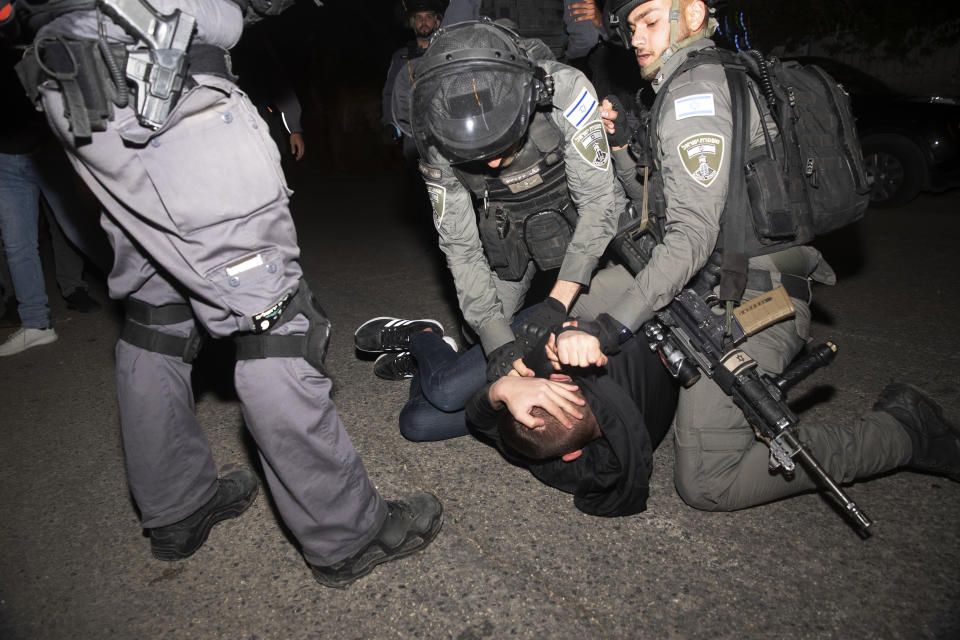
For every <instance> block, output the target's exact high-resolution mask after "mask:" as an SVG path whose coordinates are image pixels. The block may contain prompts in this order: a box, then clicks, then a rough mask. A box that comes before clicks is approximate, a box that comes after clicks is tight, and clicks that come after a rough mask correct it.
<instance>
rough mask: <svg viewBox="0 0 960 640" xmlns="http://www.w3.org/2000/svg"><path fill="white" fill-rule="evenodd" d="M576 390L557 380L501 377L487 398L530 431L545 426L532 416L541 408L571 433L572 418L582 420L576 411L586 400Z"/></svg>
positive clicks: (580, 414)
mask: <svg viewBox="0 0 960 640" xmlns="http://www.w3.org/2000/svg"><path fill="white" fill-rule="evenodd" d="M567 380H569V378H567ZM577 389H578V387H577V385H575V384H570V383H569V382H560V381H559V380H546V379H544V378H525V377H520V376H504V377H502V378H500V379H498V380H497V381H496V382H494V383H493V384H491V385H490V389H489V391H488V392H487V396H488V397H489V399H490V402H491V403H492V404H493V405H494V406H497V405H499V404H505V405H507V409H508V410H509V411H510V413H511V414H512V415H513V417H514V418H516V420H517V422H519V423H521V424H523V425H525V426H527V427H530V428H531V429H534V428H536V427H540V426H543V424H544V423H543V420H542V419H541V418H535V417H534V416H533V415H531V413H530V411H531V410H532V409H533V408H534V407H540V408H542V409H543V410H544V411H546V412H547V413H549V414H550V415H552V416H553V417H554V418H556V419H557V420H558V421H559V422H560V424H562V425H563V426H565V427H566V428H567V429H572V428H573V422H572V421H571V418H574V419H577V420H580V419H582V418H583V413H582V412H581V411H580V409H579V407H582V406H584V405H586V400H584V399H583V398H581V397H580V396H578V395H577V394H576V393H575V392H576V390H577Z"/></svg>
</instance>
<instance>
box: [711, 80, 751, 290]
mask: <svg viewBox="0 0 960 640" xmlns="http://www.w3.org/2000/svg"><path fill="white" fill-rule="evenodd" d="M723 69H724V72H725V74H726V76H727V87H728V88H729V91H730V108H731V113H732V116H733V130H732V132H731V134H730V137H731V140H730V150H731V154H730V179H729V182H728V186H727V201H726V203H725V204H724V207H723V213H722V214H721V215H720V234H721V236H720V237H721V246H722V247H723V261H722V262H721V265H720V290H719V292H718V297H719V298H720V300H723V301H725V302H728V303H733V302H737V301H739V300H740V298H741V296H743V292H744V290H745V289H746V286H747V259H748V256H747V251H746V239H747V231H748V229H747V222H748V221H747V216H748V210H749V207H750V201H749V197H748V195H747V181H746V177H745V176H744V172H743V167H744V164H745V163H746V155H747V132H748V131H749V127H750V103H749V98H748V96H747V76H746V70H745V69H744V68H743V67H741V66H733V65H731V66H727V65H724V68H723ZM729 306H730V305H728V307H729Z"/></svg>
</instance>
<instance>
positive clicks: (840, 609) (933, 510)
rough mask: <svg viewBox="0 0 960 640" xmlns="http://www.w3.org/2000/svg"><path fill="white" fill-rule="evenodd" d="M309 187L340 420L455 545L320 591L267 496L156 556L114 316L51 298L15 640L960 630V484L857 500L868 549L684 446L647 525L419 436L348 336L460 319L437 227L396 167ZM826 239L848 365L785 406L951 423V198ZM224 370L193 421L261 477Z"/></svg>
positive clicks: (6, 417) (206, 385)
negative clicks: (412, 438) (141, 506)
mask: <svg viewBox="0 0 960 640" xmlns="http://www.w3.org/2000/svg"><path fill="white" fill-rule="evenodd" d="M297 178H298V180H297V184H298V185H299V188H298V193H297V195H296V196H295V197H294V210H295V213H296V216H297V223H298V228H299V231H300V236H301V237H300V241H301V246H302V248H303V264H304V268H305V271H306V273H307V275H308V276H309V277H310V279H311V282H312V283H313V287H314V289H316V290H317V291H318V293H319V295H320V297H321V299H322V301H323V304H324V306H325V308H326V310H327V312H328V314H329V315H330V316H331V318H332V319H333V324H334V338H333V343H332V346H331V350H330V353H329V356H328V360H327V363H328V366H329V369H330V371H331V372H332V375H333V378H334V379H335V382H336V388H335V392H334V398H335V400H336V403H337V406H338V407H339V409H340V412H341V414H342V417H343V420H344V422H345V424H346V425H347V430H348V432H349V434H350V436H351V438H352V440H353V442H354V444H355V446H356V448H357V449H358V450H359V452H360V454H361V456H362V458H363V459H364V461H365V464H366V466H367V469H368V470H369V472H370V475H371V476H372V478H373V480H374V482H375V483H376V485H377V486H378V488H379V490H380V491H381V492H382V493H383V494H384V495H385V496H387V497H394V496H398V495H402V494H404V493H407V492H409V491H413V490H416V489H420V488H423V489H429V490H431V491H434V492H436V493H437V495H439V496H440V497H441V499H442V500H443V501H444V505H445V507H446V513H445V524H444V527H443V530H442V531H441V533H440V535H439V536H438V538H437V539H436V541H435V542H434V544H433V545H431V546H430V547H428V548H427V549H426V550H425V551H424V552H422V553H419V554H417V555H415V556H413V557H411V558H408V559H406V560H403V561H400V562H395V563H389V564H387V565H383V566H381V567H379V568H378V569H377V570H376V571H374V573H372V574H371V575H370V576H368V577H367V578H365V579H363V580H362V581H360V582H358V583H356V584H355V585H353V586H352V587H350V588H348V589H346V590H342V591H340V590H332V589H325V588H323V587H320V586H319V585H317V584H316V583H315V582H314V581H313V579H312V578H311V576H310V573H309V571H308V570H307V568H306V566H305V565H304V562H303V560H302V559H301V557H300V555H299V553H298V552H297V550H296V548H295V546H294V545H293V544H292V542H291V538H290V536H289V534H288V533H287V532H286V531H285V530H284V528H283V526H282V525H281V524H280V523H279V520H278V517H277V514H276V511H275V509H274V506H273V504H272V502H271V500H270V496H269V495H268V494H267V493H266V492H265V491H261V494H260V496H259V497H258V498H257V500H256V502H255V503H254V505H253V506H252V507H251V508H250V510H249V511H248V512H247V513H246V514H245V515H243V516H242V517H241V518H239V519H237V520H232V521H228V522H225V523H222V524H220V525H219V526H217V527H216V528H215V529H214V530H213V532H212V533H211V535H210V539H209V541H208V542H207V543H206V545H205V546H204V547H203V548H202V549H201V550H200V551H199V552H198V553H197V554H196V555H194V556H193V557H191V558H189V559H188V560H185V561H182V562H179V563H174V564H170V563H163V562H160V561H157V560H154V559H153V558H152V556H151V555H150V552H149V542H148V540H147V538H146V537H144V535H143V533H142V530H141V529H140V526H139V522H138V519H137V515H136V511H135V509H134V506H133V504H132V502H131V500H130V497H129V494H128V492H127V489H126V484H125V479H124V467H123V457H122V450H121V446H120V440H119V427H118V422H117V410H116V405H115V399H114V389H113V376H114V371H113V344H114V342H115V340H116V337H117V333H118V329H119V322H120V321H119V315H118V313H117V311H116V309H115V308H108V309H105V310H104V311H102V312H100V313H95V314H89V315H82V314H77V313H74V312H70V311H67V310H66V309H65V308H64V307H63V305H62V302H61V301H60V300H59V298H56V296H53V298H54V299H53V300H52V303H53V305H54V315H55V323H56V325H55V326H56V329H57V331H58V333H59V334H60V340H59V342H57V343H56V344H54V345H51V346H47V347H40V348H37V349H34V350H31V351H28V352H26V353H24V354H21V355H19V356H15V357H11V358H4V359H0V540H2V545H0V638H3V639H5V640H21V639H44V638H411V637H416V638H460V639H464V640H467V639H478V638H503V637H517V638H544V637H552V638H581V637H585V636H592V637H595V638H741V637H745V638H760V637H763V638H784V637H796V638H957V637H960V533H958V528H960V527H958V526H960V485H958V484H955V483H951V482H950V481H948V480H944V479H940V478H936V477H931V476H926V475H920V474H915V473H909V472H902V473H896V474H889V475H887V476H884V477H880V478H876V479H872V480H869V481H864V482H858V483H856V484H855V485H853V486H851V487H850V488H849V492H850V494H851V495H852V496H853V497H854V499H855V500H856V501H857V503H858V504H859V505H860V506H861V507H862V508H864V509H865V510H866V511H867V512H868V513H869V514H870V515H871V516H872V517H873V518H874V520H875V521H876V531H875V533H874V535H873V536H872V537H871V538H870V539H868V540H862V539H860V538H859V537H858V536H857V535H856V534H855V533H854V531H853V530H852V529H851V528H850V527H849V526H848V525H847V524H846V523H845V522H844V520H843V519H842V518H841V517H840V516H839V515H838V514H837V513H836V512H835V511H834V510H833V509H832V508H831V507H830V505H829V504H828V503H827V502H826V501H825V499H824V498H822V497H821V496H819V495H817V494H808V495H802V496H798V497H794V498H791V499H787V500H783V501H780V502H776V503H773V504H769V505H765V506H761V507H756V508H753V509H748V510H745V511H741V512H737V513H703V512H698V511H695V510H693V509H691V508H689V507H687V506H686V505H685V504H684V503H683V502H682V501H681V500H680V498H679V497H678V496H677V494H676V492H675V491H674V489H673V485H672V471H673V461H672V460H673V456H672V454H673V445H672V441H671V438H670V437H668V438H667V441H666V442H665V443H664V445H663V446H662V447H661V448H660V449H659V450H658V451H657V452H656V455H655V469H654V477H653V482H652V488H651V499H650V502H649V508H648V511H646V512H645V513H642V514H639V515H636V516H631V517H627V518H617V519H602V518H594V517H590V516H586V515H583V514H581V513H580V512H578V511H577V510H576V509H574V507H573V503H572V499H571V497H570V496H568V495H565V494H562V493H560V492H558V491H555V490H553V489H550V488H549V487H546V486H544V485H542V484H540V483H539V482H538V481H536V480H535V479H534V478H532V476H530V475H529V474H528V473H527V472H526V471H524V470H523V469H520V468H517V467H514V466H511V465H510V464H507V463H506V462H504V461H503V460H502V459H501V458H500V457H499V455H497V454H496V452H495V451H494V450H492V449H490V448H489V447H487V446H486V445H484V444H481V443H480V442H477V441H475V440H472V439H469V438H459V439H456V440H451V441H446V442H437V443H424V444H417V443H412V442H408V441H406V440H404V439H403V438H402V437H401V436H400V434H399V432H398V430H397V428H396V422H397V415H398V414H399V411H400V409H401V407H402V405H403V402H404V400H405V398H406V394H407V385H406V384H404V383H389V382H384V381H381V380H378V379H376V378H375V377H374V376H373V374H372V361H370V360H361V359H359V358H358V357H357V356H356V354H355V353H354V350H353V347H352V340H351V334H352V332H353V329H354V328H355V327H356V326H357V325H358V324H359V323H361V322H362V321H363V320H365V319H367V318H368V317H371V316H375V315H398V316H406V317H425V316H426V317H435V318H438V319H439V320H441V321H442V322H443V323H444V324H445V325H446V326H447V327H455V326H456V325H457V322H456V309H455V303H454V302H453V301H452V297H451V291H452V288H451V284H450V282H449V277H448V275H447V272H446V269H445V267H444V264H443V260H442V256H441V255H440V254H439V251H438V250H437V249H436V247H435V239H434V238H433V235H432V234H433V232H432V227H431V225H430V221H429V219H428V218H426V217H419V218H418V217H416V216H414V215H412V214H411V213H409V212H407V211H406V210H405V209H404V208H403V207H402V206H401V205H402V203H403V202H404V199H405V197H406V194H407V192H406V191H405V189H404V187H403V186H402V180H401V179H400V178H399V177H397V176H395V175H387V174H384V175H380V176H374V177H367V178H362V177H351V176H342V177H337V178H335V179H332V178H329V177H321V176H320V175H319V174H312V173H311V172H310V170H309V168H307V167H304V168H301V171H300V172H299V174H298V176H297ZM823 246H824V248H825V249H826V251H827V253H828V256H829V257H830V259H831V260H832V261H833V262H834V263H835V265H836V266H837V268H838V271H840V275H841V277H842V281H841V284H840V285H839V286H837V287H834V288H832V289H831V288H820V289H818V290H817V291H816V293H815V296H816V299H817V306H816V311H817V313H816V322H815V326H814V336H815V337H816V338H818V339H826V338H833V339H834V340H836V342H838V343H839V345H840V355H839V357H838V359H837V361H836V362H835V363H834V364H833V365H832V366H831V367H829V368H828V369H826V370H824V371H821V372H820V373H818V374H817V375H815V376H814V377H813V378H812V379H810V380H807V381H806V382H804V383H803V385H802V386H801V387H800V388H799V389H798V390H795V391H794V392H793V394H792V395H791V400H792V401H793V404H794V406H795V407H796V408H799V409H802V411H803V412H802V415H801V417H802V419H803V420H805V421H807V422H809V423H816V422H825V421H828V420H850V419H852V417H853V416H854V415H855V414H856V413H857V412H858V411H860V410H862V409H864V408H867V407H868V406H869V405H870V404H872V402H873V400H874V398H875V396H876V394H877V392H878V391H879V390H880V389H881V388H882V387H883V386H884V385H885V384H886V383H887V382H889V381H892V380H908V381H912V382H914V383H916V384H918V385H921V386H923V387H925V388H927V389H928V390H929V391H930V392H931V393H933V394H934V395H935V396H936V397H938V398H939V399H940V400H941V401H942V403H943V406H944V408H945V409H946V411H947V414H948V415H949V416H952V417H953V418H954V419H955V420H960V375H958V373H957V372H958V371H960V333H958V329H960V322H958V320H957V318H958V317H960V303H958V300H960V295H958V294H960V286H958V284H957V273H958V267H960V258H958V255H960V252H958V249H957V247H958V246H960V192H957V191H954V192H952V193H948V194H943V195H939V196H924V197H922V198H920V199H919V200H917V201H915V202H914V203H912V204H911V205H909V206H908V207H905V208H903V209H899V210H890V211H874V210H870V211H868V213H867V216H866V219H865V220H864V221H863V222H862V223H859V224H858V225H856V228H854V229H849V230H845V231H843V232H840V233H839V234H837V235H835V236H833V237H830V238H827V239H826V240H825V241H824V242H823ZM51 291H53V289H52V288H51ZM94 293H96V294H98V295H99V296H100V297H101V298H102V297H103V291H102V288H101V290H100V291H96V290H95V291H94ZM228 359H229V352H228V350H227V349H225V348H224V346H223V345H217V344H214V345H212V346H211V347H210V349H209V350H208V352H207V353H205V354H204V356H203V357H202V359H201V361H200V363H199V364H198V367H197V371H196V375H195V378H196V387H197V412H198V414H199V416H200V419H201V421H202V423H203V424H204V425H205V426H206V428H207V433H208V436H209V438H210V441H211V444H212V446H213V450H214V454H215V456H216V459H217V460H218V461H219V463H220V464H221V465H222V466H224V467H235V466H253V467H254V468H256V467H255V462H254V459H255V456H254V455H253V448H252V446H251V443H250V440H249V437H248V436H247V434H246V433H245V430H244V427H243V421H242V418H241V415H240V410H239V406H238V404H237V401H236V398H235V395H234V394H233V390H232V381H231V375H230V365H229V363H228V362H226V360H228ZM264 384H269V381H264Z"/></svg>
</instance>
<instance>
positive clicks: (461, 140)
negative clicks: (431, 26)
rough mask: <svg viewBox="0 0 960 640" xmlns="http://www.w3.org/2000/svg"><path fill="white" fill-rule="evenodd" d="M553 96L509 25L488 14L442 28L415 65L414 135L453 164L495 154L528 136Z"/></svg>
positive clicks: (490, 156)
mask: <svg viewBox="0 0 960 640" xmlns="http://www.w3.org/2000/svg"><path fill="white" fill-rule="evenodd" d="M548 94H549V88H548V85H547V82H546V81H545V77H544V74H543V72H542V71H541V70H540V69H538V68H537V66H536V64H534V62H533V61H532V60H531V59H530V58H529V57H527V52H526V51H525V49H524V48H523V44H522V42H521V40H520V37H519V36H518V35H517V34H516V33H514V32H513V31H511V30H510V29H508V28H506V27H504V26H503V25H500V24H496V23H494V22H491V21H490V20H489V19H487V18H482V19H481V20H471V21H467V22H459V23H456V24H453V25H450V26H449V27H444V28H442V29H440V30H439V31H437V33H436V34H435V35H434V36H433V40H431V41H430V47H429V48H428V49H427V51H426V53H425V54H424V55H423V56H422V57H421V58H420V59H419V60H418V61H417V64H416V65H415V67H414V70H413V92H412V95H411V98H410V113H411V116H412V118H411V124H412V127H413V134H414V139H415V140H416V142H417V146H418V147H419V148H420V151H421V153H423V152H424V151H426V149H427V148H428V147H429V146H431V145H432V146H435V147H436V148H437V149H438V150H439V151H440V153H441V154H442V155H443V156H444V157H445V158H446V159H447V160H448V161H449V162H451V163H458V162H469V161H472V160H483V159H488V158H494V157H496V156H497V155H498V154H499V153H501V152H503V151H505V150H506V149H507V148H508V147H509V146H510V145H511V144H513V143H514V142H516V141H517V140H520V139H521V138H522V137H523V135H524V134H525V133H526V130H527V126H528V125H529V124H530V118H531V117H532V115H533V112H534V109H536V107H537V103H538V101H539V100H540V99H541V98H542V97H544V96H547V95H548Z"/></svg>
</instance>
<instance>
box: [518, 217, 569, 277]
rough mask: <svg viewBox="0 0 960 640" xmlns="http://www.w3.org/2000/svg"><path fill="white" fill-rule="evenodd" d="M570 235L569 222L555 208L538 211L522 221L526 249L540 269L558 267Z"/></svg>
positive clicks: (545, 269) (561, 261) (565, 251)
mask: <svg viewBox="0 0 960 640" xmlns="http://www.w3.org/2000/svg"><path fill="white" fill-rule="evenodd" d="M571 237H573V231H572V230H571V228H570V224H569V223H568V222H567V220H566V218H565V217H564V215H563V214H562V213H561V212H560V211H557V210H556V209H547V210H544V211H539V212H537V213H534V214H533V215H531V216H528V217H527V218H526V219H525V220H524V221H523V238H524V241H525V242H526V245H527V251H529V253H530V255H531V256H532V257H533V260H534V262H536V263H537V267H538V268H539V269H540V270H541V271H547V270H549V269H557V268H559V267H560V265H561V264H562V263H563V257H564V255H566V253H567V245H568V244H570V238H571Z"/></svg>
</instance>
